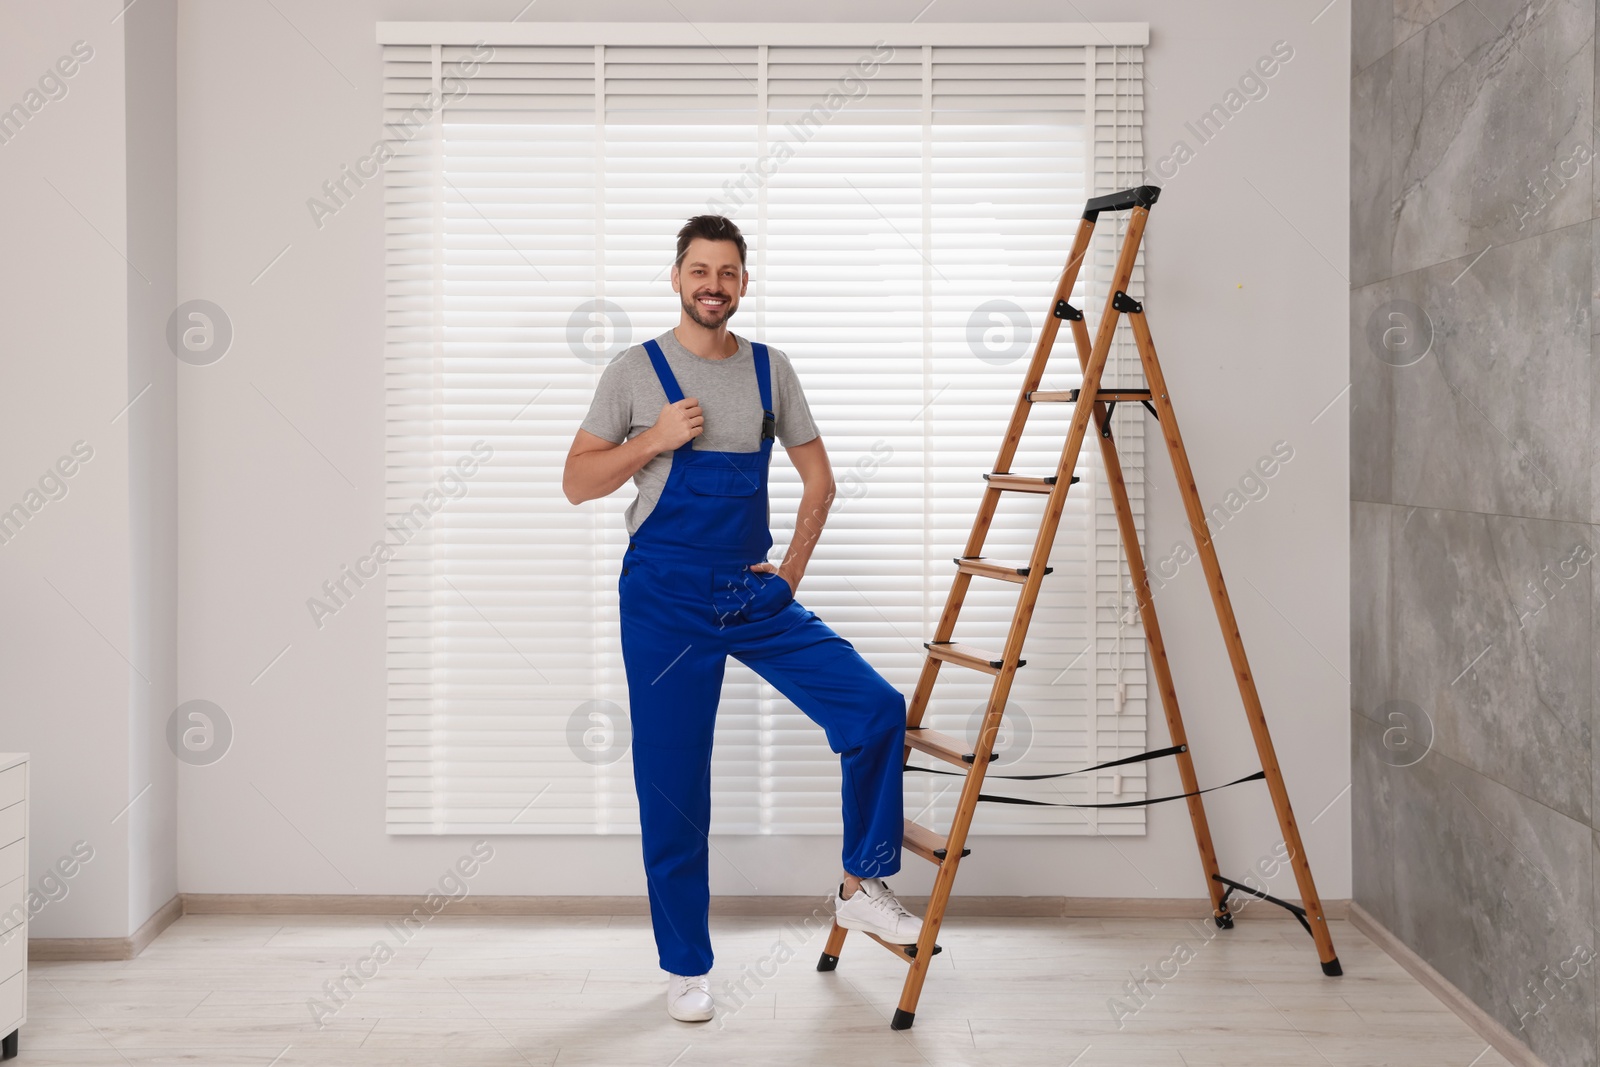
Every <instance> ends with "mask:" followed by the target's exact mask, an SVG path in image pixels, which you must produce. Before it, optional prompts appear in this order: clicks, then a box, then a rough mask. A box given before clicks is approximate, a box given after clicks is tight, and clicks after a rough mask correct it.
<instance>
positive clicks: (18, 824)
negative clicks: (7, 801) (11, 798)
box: [0, 801, 28, 845]
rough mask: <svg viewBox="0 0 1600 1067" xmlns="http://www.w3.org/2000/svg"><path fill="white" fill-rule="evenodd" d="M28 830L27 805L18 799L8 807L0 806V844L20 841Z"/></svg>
mask: <svg viewBox="0 0 1600 1067" xmlns="http://www.w3.org/2000/svg"><path fill="white" fill-rule="evenodd" d="M27 832H28V805H26V804H24V803H22V802H21V801H18V802H17V803H15V804H13V805H11V806H10V807H9V808H0V845H9V844H11V842H13V841H20V840H22V838H23V837H24V836H26V835H27Z"/></svg>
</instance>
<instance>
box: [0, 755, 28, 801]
mask: <svg viewBox="0 0 1600 1067" xmlns="http://www.w3.org/2000/svg"><path fill="white" fill-rule="evenodd" d="M27 774H28V765H27V764H26V763H19V764H17V765H16V766H15V767H12V768H11V769H10V770H6V771H0V808H5V807H10V806H11V805H12V804H15V803H16V802H17V801H19V800H21V799H22V786H23V783H25V782H26V781H27Z"/></svg>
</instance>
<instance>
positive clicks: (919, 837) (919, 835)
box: [905, 819, 972, 863]
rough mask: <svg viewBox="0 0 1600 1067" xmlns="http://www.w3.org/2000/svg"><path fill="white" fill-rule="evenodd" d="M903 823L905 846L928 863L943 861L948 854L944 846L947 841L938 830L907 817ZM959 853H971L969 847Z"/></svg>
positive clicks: (966, 854) (967, 854) (965, 854)
mask: <svg viewBox="0 0 1600 1067" xmlns="http://www.w3.org/2000/svg"><path fill="white" fill-rule="evenodd" d="M905 823H906V836H905V846H906V848H909V849H910V850H911V851H912V852H915V853H916V854H917V855H919V856H921V857H922V858H923V859H925V860H927V861H928V862H929V863H943V862H944V858H945V856H947V855H949V852H950V850H949V849H948V848H946V847H945V846H946V844H947V842H946V841H945V839H944V837H943V836H942V835H941V834H940V833H939V831H937V830H930V829H928V828H927V827H926V826H923V825H921V824H920V823H914V822H912V821H911V820H910V819H907V820H906V821H905ZM961 855H962V856H964V857H965V856H970V855H972V850H971V849H970V848H963V849H962V850H961Z"/></svg>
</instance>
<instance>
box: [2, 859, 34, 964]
mask: <svg viewBox="0 0 1600 1067" xmlns="http://www.w3.org/2000/svg"><path fill="white" fill-rule="evenodd" d="M27 917H28V880H27V879H26V878H13V879H11V881H9V882H7V883H5V884H4V885H0V931H5V930H9V929H11V928H12V927H13V926H17V925H19V924H21V923H22V922H23V921H24V920H25V919H27ZM10 973H11V972H10V971H6V970H0V978H4V977H5V976H6V975H8V974H10Z"/></svg>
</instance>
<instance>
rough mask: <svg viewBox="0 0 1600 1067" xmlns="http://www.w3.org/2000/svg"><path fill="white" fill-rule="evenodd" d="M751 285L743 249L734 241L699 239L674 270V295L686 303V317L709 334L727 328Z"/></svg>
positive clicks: (685, 251)
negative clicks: (708, 331) (723, 327)
mask: <svg viewBox="0 0 1600 1067" xmlns="http://www.w3.org/2000/svg"><path fill="white" fill-rule="evenodd" d="M749 285H750V275H749V273H748V272H747V271H746V270H745V269H744V264H743V263H741V262H740V261H739V246H738V245H736V244H734V243H733V242H732V241H710V240H707V239H705V238H703V237H696V238H695V239H694V240H693V241H691V242H689V247H688V248H687V249H685V250H684V253H683V261H682V262H681V263H679V264H678V265H677V266H675V267H673V268H672V291H673V292H675V293H677V294H678V299H679V300H681V301H682V302H683V313H684V314H685V315H687V316H688V317H689V318H691V319H693V320H694V321H695V322H696V323H697V324H698V325H700V326H703V327H705V328H706V329H708V330H715V329H717V328H718V327H721V326H725V325H727V322H728V320H729V319H731V318H733V313H734V312H735V311H737V310H738V308H739V298H740V297H741V296H743V295H744V292H745V289H747V288H748V287H749Z"/></svg>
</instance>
